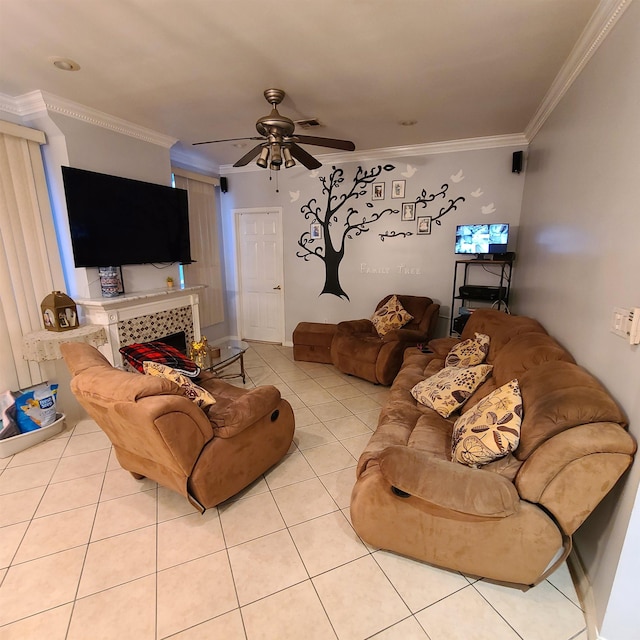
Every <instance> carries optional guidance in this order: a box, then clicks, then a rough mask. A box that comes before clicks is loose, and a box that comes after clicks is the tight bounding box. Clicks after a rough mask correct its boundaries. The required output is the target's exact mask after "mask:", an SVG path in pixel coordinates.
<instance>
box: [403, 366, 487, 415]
mask: <svg viewBox="0 0 640 640" xmlns="http://www.w3.org/2000/svg"><path fill="white" fill-rule="evenodd" d="M491 369H493V367H492V366H491V365H490V364H479V365H477V366H475V367H467V368H465V369H463V368H460V367H446V368H445V369H441V370H440V371H438V373H435V374H434V375H432V376H431V377H429V378H427V379H426V380H423V381H422V382H418V384H417V385H416V386H415V387H413V389H411V395H412V396H413V397H414V398H415V399H416V400H417V401H418V402H419V403H420V404H423V405H425V406H427V407H430V408H431V409H435V410H436V411H437V412H438V413H439V414H440V415H441V416H442V417H443V418H448V417H449V416H450V415H451V414H452V413H453V412H454V411H455V410H456V409H459V408H460V407H461V406H462V405H463V404H464V403H465V402H466V401H467V399H468V398H469V396H470V395H471V394H472V393H473V392H474V391H475V390H476V389H477V388H478V387H479V386H480V385H481V384H482V383H483V382H484V381H485V379H486V378H487V376H488V375H489V374H490V373H491Z"/></svg>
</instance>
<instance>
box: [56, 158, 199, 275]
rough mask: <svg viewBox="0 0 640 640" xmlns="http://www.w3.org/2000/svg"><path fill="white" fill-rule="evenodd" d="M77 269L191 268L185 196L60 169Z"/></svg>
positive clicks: (180, 192) (125, 180)
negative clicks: (168, 264)
mask: <svg viewBox="0 0 640 640" xmlns="http://www.w3.org/2000/svg"><path fill="white" fill-rule="evenodd" d="M62 178H63V181H64V190H65V197H66V200H67V212H68V214H69V227H70V230H71V245H72V247H73V257H74V262H75V266H76V267H106V266H121V265H123V264H146V263H161V262H182V263H189V262H191V247H190V243H189V209H188V201H187V192H186V191H184V190H183V189H174V188H172V187H167V186H164V185H159V184H152V183H150V182H141V181H139V180H131V179H129V178H119V177H117V176H110V175H106V174H103V173H95V172H93V171H85V170H84V169H75V168H72V167H62Z"/></svg>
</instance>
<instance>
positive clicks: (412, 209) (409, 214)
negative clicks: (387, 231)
mask: <svg viewBox="0 0 640 640" xmlns="http://www.w3.org/2000/svg"><path fill="white" fill-rule="evenodd" d="M400 219H401V220H402V221H403V222H412V221H413V220H415V219H416V203H415V202H403V203H402V215H401V216H400Z"/></svg>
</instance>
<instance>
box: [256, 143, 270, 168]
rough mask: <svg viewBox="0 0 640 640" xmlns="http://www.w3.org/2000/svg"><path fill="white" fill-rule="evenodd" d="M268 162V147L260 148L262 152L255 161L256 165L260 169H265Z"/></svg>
mask: <svg viewBox="0 0 640 640" xmlns="http://www.w3.org/2000/svg"><path fill="white" fill-rule="evenodd" d="M268 162H269V147H262V151H261V152H260V157H259V158H258V159H257V160H256V164H257V165H258V166H259V167H261V168H262V169H266V168H267V164H268Z"/></svg>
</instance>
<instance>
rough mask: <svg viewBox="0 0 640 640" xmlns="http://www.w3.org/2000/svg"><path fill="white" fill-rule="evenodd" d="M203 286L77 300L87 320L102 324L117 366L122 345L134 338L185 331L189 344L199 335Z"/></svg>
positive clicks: (105, 349) (155, 337)
mask: <svg viewBox="0 0 640 640" xmlns="http://www.w3.org/2000/svg"><path fill="white" fill-rule="evenodd" d="M202 288H203V287H186V288H184V289H176V290H172V289H157V290H154V291H147V292H142V293H131V294H125V295H122V296H118V297H117V298H90V299H84V300H78V301H77V304H78V306H79V307H80V310H81V313H82V315H83V317H84V321H85V322H87V323H89V324H97V325H101V326H103V327H104V328H105V330H106V331H107V337H108V339H109V343H108V344H107V345H105V346H104V347H103V353H104V355H105V356H106V357H107V358H108V359H109V361H110V362H111V364H113V365H114V366H122V364H123V362H122V356H121V355H120V351H119V349H120V347H123V346H126V345H129V344H133V343H134V342H148V341H150V340H160V339H162V338H164V337H166V336H170V335H172V334H175V333H180V332H184V334H185V340H186V344H189V343H190V342H191V341H193V340H199V339H200V319H199V313H198V305H199V297H198V291H200V290H201V289H202Z"/></svg>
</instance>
